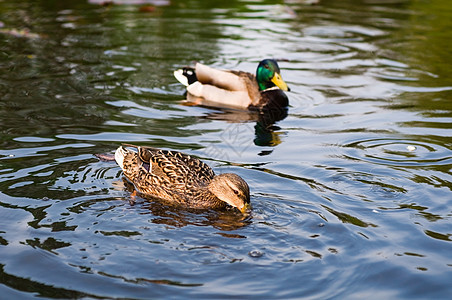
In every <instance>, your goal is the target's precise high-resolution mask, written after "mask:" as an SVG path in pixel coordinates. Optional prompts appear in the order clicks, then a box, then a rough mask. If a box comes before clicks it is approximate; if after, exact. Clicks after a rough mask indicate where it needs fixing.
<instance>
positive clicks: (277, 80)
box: [272, 73, 290, 91]
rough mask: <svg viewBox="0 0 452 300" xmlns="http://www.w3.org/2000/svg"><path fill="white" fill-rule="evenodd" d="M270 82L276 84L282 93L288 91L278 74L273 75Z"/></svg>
mask: <svg viewBox="0 0 452 300" xmlns="http://www.w3.org/2000/svg"><path fill="white" fill-rule="evenodd" d="M272 82H273V83H274V84H276V86H277V87H279V88H280V89H281V90H283V91H290V88H289V87H288V86H287V83H286V82H285V81H284V80H283V79H282V77H281V75H279V73H275V76H273V78H272Z"/></svg>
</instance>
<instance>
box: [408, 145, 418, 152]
mask: <svg viewBox="0 0 452 300" xmlns="http://www.w3.org/2000/svg"><path fill="white" fill-rule="evenodd" d="M406 149H407V150H408V151H410V152H413V151H414V150H416V147H415V146H412V145H409V146H406Z"/></svg>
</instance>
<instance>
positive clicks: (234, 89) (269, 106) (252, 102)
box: [174, 59, 290, 111]
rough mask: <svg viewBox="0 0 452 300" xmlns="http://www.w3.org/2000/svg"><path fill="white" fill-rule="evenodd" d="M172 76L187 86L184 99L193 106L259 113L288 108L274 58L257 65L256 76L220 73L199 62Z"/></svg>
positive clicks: (285, 89)
mask: <svg viewBox="0 0 452 300" xmlns="http://www.w3.org/2000/svg"><path fill="white" fill-rule="evenodd" d="M174 77H175V78H176V79H177V80H178V81H179V82H180V83H182V84H183V85H185V86H186V87H187V98H188V99H187V100H189V101H190V102H194V103H195V104H202V105H206V106H216V107H227V108H230V107H232V108H238V109H247V110H258V111H262V110H278V109H279V110H281V109H285V108H287V106H288V105H289V99H288V97H287V95H286V94H285V93H284V91H290V88H289V87H288V85H287V84H286V82H285V81H284V80H283V79H282V77H281V70H280V68H279V66H278V63H277V62H276V60H274V59H264V60H262V61H261V62H259V65H258V66H257V69H256V75H253V74H251V73H248V72H244V71H234V70H219V69H215V68H212V67H209V66H206V65H204V64H201V63H199V62H198V63H196V64H195V66H194V67H185V68H182V69H178V70H176V71H174ZM199 99H200V100H199Z"/></svg>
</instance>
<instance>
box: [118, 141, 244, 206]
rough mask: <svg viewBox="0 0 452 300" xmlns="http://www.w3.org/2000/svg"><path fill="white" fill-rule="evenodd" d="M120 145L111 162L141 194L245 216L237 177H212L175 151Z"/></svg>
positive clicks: (241, 186) (195, 161) (202, 166)
mask: <svg viewBox="0 0 452 300" xmlns="http://www.w3.org/2000/svg"><path fill="white" fill-rule="evenodd" d="M127 146H128V147H134V148H136V149H137V150H138V151H133V150H131V149H128V148H126V147H124V146H120V147H119V148H118V149H117V150H116V153H115V160H116V162H117V163H118V165H119V166H120V167H121V169H122V170H123V172H124V175H125V177H126V178H127V179H128V180H129V181H130V182H131V183H132V184H133V185H134V186H135V188H136V190H137V191H138V192H140V193H141V194H143V195H146V196H151V197H156V198H160V199H163V200H166V201H169V202H172V203H178V204H182V205H185V206H187V207H192V208H213V209H223V208H226V207H227V205H228V204H229V205H231V206H233V207H236V208H238V209H239V210H240V211H241V212H242V213H245V212H246V211H248V210H249V209H250V208H251V205H250V190H249V187H248V184H247V183H246V182H245V180H243V179H242V178H241V177H240V176H238V175H236V174H233V173H225V174H220V175H217V176H215V173H214V172H213V170H212V169H211V168H210V167H209V166H208V165H206V164H205V163H203V162H201V161H200V160H198V159H196V158H194V157H191V156H189V155H187V154H183V153H180V152H176V151H166V150H160V149H155V148H150V147H139V146H134V145H127Z"/></svg>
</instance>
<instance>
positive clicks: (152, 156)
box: [138, 147, 215, 189]
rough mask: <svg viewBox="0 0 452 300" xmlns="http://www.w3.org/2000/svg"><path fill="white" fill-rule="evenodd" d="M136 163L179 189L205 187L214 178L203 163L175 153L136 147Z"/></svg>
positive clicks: (213, 174)
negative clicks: (148, 167) (146, 167)
mask: <svg viewBox="0 0 452 300" xmlns="http://www.w3.org/2000/svg"><path fill="white" fill-rule="evenodd" d="M138 161H139V163H141V164H142V165H144V166H146V165H147V164H148V165H149V166H150V170H151V172H152V174H154V175H155V176H159V177H162V179H163V180H164V181H168V182H169V183H170V184H173V185H175V186H177V187H179V188H181V189H185V188H186V187H191V186H199V185H207V184H208V183H209V182H210V181H211V180H212V179H213V177H214V176H215V173H214V172H213V170H212V169H211V168H210V167H209V166H208V165H207V164H205V163H203V162H202V161H200V160H199V159H197V158H194V157H192V156H190V155H187V154H183V153H180V152H177V151H168V150H161V149H155V148H151V147H138Z"/></svg>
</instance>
